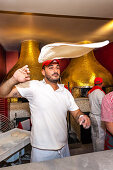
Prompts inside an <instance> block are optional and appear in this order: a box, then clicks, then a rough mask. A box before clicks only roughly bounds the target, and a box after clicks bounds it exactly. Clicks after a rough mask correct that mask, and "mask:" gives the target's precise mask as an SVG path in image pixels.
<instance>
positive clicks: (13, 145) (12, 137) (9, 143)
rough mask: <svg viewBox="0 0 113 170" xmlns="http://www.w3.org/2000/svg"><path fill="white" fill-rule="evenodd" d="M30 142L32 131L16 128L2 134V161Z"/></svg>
mask: <svg viewBox="0 0 113 170" xmlns="http://www.w3.org/2000/svg"><path fill="white" fill-rule="evenodd" d="M29 143H30V132H29V131H26V130H21V129H18V128H14V129H12V130H9V131H7V132H5V133H2V134H0V162H1V161H2V160H5V159H7V158H8V157H9V156H11V155H13V154H14V153H16V152H17V151H19V150H20V149H22V148H24V147H25V146H26V145H28V144H29Z"/></svg>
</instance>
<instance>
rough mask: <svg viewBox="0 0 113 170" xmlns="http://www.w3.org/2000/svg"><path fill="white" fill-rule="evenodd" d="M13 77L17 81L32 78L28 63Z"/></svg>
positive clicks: (20, 81)
mask: <svg viewBox="0 0 113 170" xmlns="http://www.w3.org/2000/svg"><path fill="white" fill-rule="evenodd" d="M13 78H14V79H15V81H16V82H17V83H23V82H26V81H28V80H30V71H29V68H28V65H25V66H23V67H22V68H20V69H18V70H16V71H15V73H14V74H13Z"/></svg>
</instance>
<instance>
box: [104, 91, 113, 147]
mask: <svg viewBox="0 0 113 170" xmlns="http://www.w3.org/2000/svg"><path fill="white" fill-rule="evenodd" d="M101 120H102V121H103V122H104V123H105V127H106V136H105V148H104V149H105V150H109V149H113V91H112V92H110V93H108V94H106V95H105V96H104V97H103V99H102V113H101Z"/></svg>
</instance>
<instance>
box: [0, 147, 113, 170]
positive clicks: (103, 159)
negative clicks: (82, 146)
mask: <svg viewBox="0 0 113 170" xmlns="http://www.w3.org/2000/svg"><path fill="white" fill-rule="evenodd" d="M15 169H16V170H20V169H21V170H26V169H27V170H36V169H37V170H113V150H109V151H101V152H93V153H87V154H81V155H76V156H71V157H67V158H62V159H55V160H50V161H45V162H40V163H28V164H22V165H16V166H12V167H6V168H2V170H15Z"/></svg>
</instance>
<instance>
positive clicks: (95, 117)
mask: <svg viewBox="0 0 113 170" xmlns="http://www.w3.org/2000/svg"><path fill="white" fill-rule="evenodd" d="M102 87H103V79H102V78H101V77H96V78H95V80H94V87H93V88H92V89H91V90H90V91H89V92H88V98H89V104H90V109H91V112H90V115H89V116H90V120H91V138H92V144H93V150H94V152H96V151H102V150H104V140H105V127H104V123H103V122H102V121H101V103H102V98H103V97H104V96H105V92H104V91H103V90H102Z"/></svg>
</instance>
